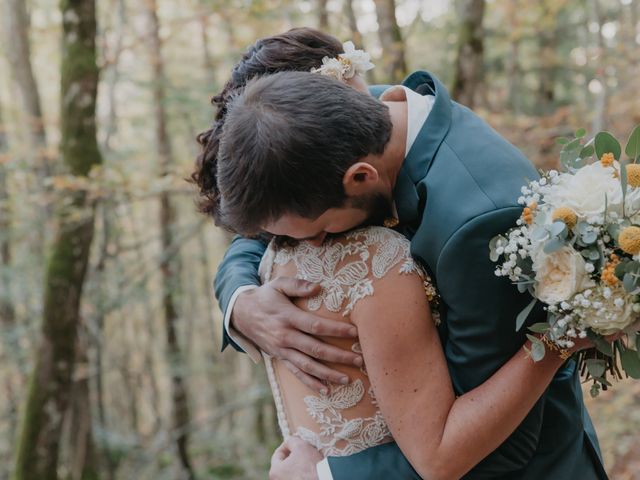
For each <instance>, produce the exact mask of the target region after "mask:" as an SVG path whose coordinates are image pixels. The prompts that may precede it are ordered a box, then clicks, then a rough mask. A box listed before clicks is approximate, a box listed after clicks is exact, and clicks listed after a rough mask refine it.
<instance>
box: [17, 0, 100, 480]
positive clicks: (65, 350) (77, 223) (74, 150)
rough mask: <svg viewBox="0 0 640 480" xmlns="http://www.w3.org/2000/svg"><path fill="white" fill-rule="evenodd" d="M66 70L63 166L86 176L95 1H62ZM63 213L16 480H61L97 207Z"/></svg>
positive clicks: (77, 198) (92, 155)
mask: <svg viewBox="0 0 640 480" xmlns="http://www.w3.org/2000/svg"><path fill="white" fill-rule="evenodd" d="M61 9H62V18H63V45H62V52H63V58H62V65H61V110H60V116H61V119H60V120H61V142H60V153H61V157H62V160H63V162H64V166H65V167H66V169H67V171H68V172H69V173H71V174H73V175H79V176H85V175H87V173H88V172H89V171H90V169H91V167H92V166H94V165H96V164H98V163H100V162H101V156H100V152H99V150H98V144H97V141H96V124H95V109H96V90H97V84H98V68H97V66H96V48H95V35H96V19H95V2H94V0H64V1H62V3H61ZM69 195H70V196H71V198H70V200H71V202H70V205H71V206H70V207H68V208H66V209H65V211H61V212H58V213H57V215H56V221H57V226H58V232H57V235H56V238H55V241H54V244H53V247H52V253H51V257H50V259H49V262H48V265H47V272H46V278H45V289H44V290H45V295H44V308H43V319H42V335H41V340H40V345H39V347H38V350H37V352H36V361H35V366H34V370H33V373H32V376H31V380H30V385H29V391H28V395H27V400H26V405H25V407H24V409H23V410H24V411H23V416H22V425H21V435H20V440H19V444H18V447H17V449H16V462H15V471H14V477H13V478H14V479H15V480H49V479H51V480H54V479H57V478H58V476H57V470H58V457H59V447H60V437H61V430H62V423H63V419H64V416H65V414H66V411H67V408H68V406H69V399H70V391H71V387H72V374H73V366H74V362H75V358H76V352H75V349H76V336H77V332H78V325H79V323H80V311H79V310H80V300H81V296H82V287H83V284H84V279H85V274H86V270H87V263H88V258H89V250H90V248H91V241H92V238H93V220H94V211H93V205H92V204H91V203H90V202H89V201H88V200H87V198H86V195H84V194H83V193H82V192H75V193H69Z"/></svg>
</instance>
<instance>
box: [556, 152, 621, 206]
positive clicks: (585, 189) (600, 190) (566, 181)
mask: <svg viewBox="0 0 640 480" xmlns="http://www.w3.org/2000/svg"><path fill="white" fill-rule="evenodd" d="M616 165H617V164H616ZM614 172H615V170H614V169H613V168H612V167H603V166H602V164H601V163H600V162H595V163H593V164H591V165H587V166H584V167H582V168H580V169H579V170H578V171H577V172H576V173H575V174H573V175H572V174H569V173H563V174H561V175H559V176H558V178H557V181H556V182H555V183H554V184H553V185H551V186H550V187H547V189H546V191H545V195H544V202H545V203H548V204H551V205H553V206H554V207H569V208H571V209H572V210H573V211H575V212H576V213H577V214H578V216H579V217H591V218H593V217H597V218H601V217H602V216H603V213H604V202H605V200H604V199H605V195H606V197H607V204H608V210H609V212H613V211H615V212H617V213H622V188H621V186H620V180H619V179H618V178H616V177H614ZM629 200H631V199H629Z"/></svg>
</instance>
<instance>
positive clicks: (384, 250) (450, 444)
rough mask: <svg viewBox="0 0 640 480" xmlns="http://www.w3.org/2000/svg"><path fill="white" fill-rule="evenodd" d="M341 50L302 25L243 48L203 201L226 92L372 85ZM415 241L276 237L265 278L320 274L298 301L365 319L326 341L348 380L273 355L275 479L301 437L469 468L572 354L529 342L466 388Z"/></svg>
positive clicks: (362, 233)
mask: <svg viewBox="0 0 640 480" xmlns="http://www.w3.org/2000/svg"><path fill="white" fill-rule="evenodd" d="M347 48H350V45H347ZM342 50H343V48H342V46H341V45H340V44H339V43H338V42H337V41H336V40H335V39H333V38H332V37H330V36H327V35H325V34H322V33H320V32H316V31H313V30H310V29H295V30H292V31H290V32H287V33H285V34H282V35H279V36H277V37H271V38H269V39H263V40H261V41H260V42H258V44H256V46H254V47H253V48H252V49H250V50H249V51H248V52H247V54H245V56H244V57H243V59H242V61H241V62H240V63H239V64H238V65H237V66H236V67H235V68H234V70H233V73H232V76H231V79H230V80H229V82H228V83H227V85H226V86H225V88H224V90H223V92H222V93H221V94H220V95H217V96H216V97H214V99H213V102H214V103H215V104H216V105H217V106H218V113H217V117H216V123H215V124H214V127H213V128H212V129H211V130H209V131H207V132H205V133H203V134H201V135H200V136H199V141H200V143H201V145H202V146H203V153H202V154H201V156H200V157H199V159H198V164H197V166H196V172H195V173H194V175H193V180H194V181H195V183H197V184H198V185H199V187H200V189H201V194H202V195H203V196H204V198H205V199H206V201H204V202H203V205H202V209H203V210H204V211H206V212H207V213H211V214H213V215H214V216H215V212H216V210H215V209H212V208H210V206H211V205H212V204H214V203H215V202H216V201H217V200H218V191H217V188H216V182H215V181H216V178H215V171H216V161H217V154H218V147H219V140H220V134H221V132H222V125H223V124H224V118H225V115H226V107H227V101H228V100H229V99H230V98H232V97H233V96H234V95H235V94H237V93H238V92H240V91H241V90H242V89H243V87H244V85H245V84H246V83H247V82H248V81H249V80H250V79H251V78H253V77H256V76H259V75H264V74H270V73H275V72H278V71H282V70H301V71H309V70H312V69H316V70H317V71H319V73H324V74H330V75H334V76H336V77H338V78H340V79H342V80H343V81H345V82H347V83H348V84H350V85H351V86H353V87H354V88H357V89H361V90H366V84H365V83H364V80H363V79H362V77H361V76H360V75H359V73H362V70H365V69H366V68H368V67H366V64H367V61H366V58H365V57H363V56H362V52H358V51H355V50H352V52H351V53H353V54H354V55H360V57H359V60H360V61H361V62H363V63H362V65H365V67H364V68H362V69H360V71H359V72H358V71H350V72H349V71H347V70H348V69H347V70H343V69H341V67H340V65H336V64H335V62H332V59H337V58H338V56H339V55H340V54H342V53H344V52H343V51H342ZM324 57H327V58H326V59H324ZM323 59H324V60H323ZM369 220H371V219H369ZM367 223H368V224H369V225H371V223H372V222H371V221H369V222H367ZM373 223H377V222H373ZM271 233H273V234H276V235H277V234H278V232H273V231H272V232H271ZM409 245H410V244H409V241H408V240H407V239H406V238H405V237H404V236H402V235H401V234H399V233H397V232H396V231H394V230H392V229H390V228H385V227H382V226H375V225H372V226H365V227H362V228H358V229H356V230H352V231H350V232H347V233H338V234H332V235H327V234H324V233H323V234H321V235H312V236H311V238H309V236H308V235H306V234H304V233H301V234H300V235H299V236H298V238H290V237H286V238H285V237H278V236H275V237H274V238H273V239H272V240H271V241H270V243H269V246H268V248H267V251H266V253H265V255H264V257H263V259H262V262H261V265H260V277H261V280H262V282H263V283H264V282H276V283H277V282H278V281H279V280H280V279H282V278H284V277H298V278H303V279H305V280H308V281H311V282H314V283H317V284H320V285H321V289H320V291H319V293H318V294H317V295H316V296H314V297H312V298H309V299H306V298H305V299H298V300H297V301H296V302H295V303H296V305H297V306H298V307H299V308H301V309H303V310H306V311H313V312H314V313H315V314H318V315H321V316H324V317H327V318H330V319H333V320H335V321H340V322H346V323H350V324H353V325H355V326H356V327H357V330H358V339H357V341H353V340H349V339H336V338H333V337H327V338H324V339H323V340H324V341H325V342H326V343H328V344H331V345H334V346H337V347H340V348H343V349H350V350H352V351H353V352H356V353H361V354H362V356H363V359H364V364H363V365H362V366H361V367H359V368H358V367H349V366H345V365H338V364H328V365H327V366H328V367H330V368H332V369H334V370H337V371H339V372H342V373H344V374H345V375H346V376H347V377H348V379H347V380H346V382H344V383H342V384H327V385H325V388H324V389H323V391H322V392H321V393H320V394H318V393H317V392H316V391H314V390H312V389H310V388H309V387H307V386H305V385H304V384H303V383H302V382H300V381H299V380H298V379H297V378H296V376H295V375H294V373H292V371H291V370H290V367H291V366H290V365H287V363H286V361H281V360H278V359H273V358H270V357H269V356H267V355H266V354H264V357H265V363H266V366H267V372H268V376H269V380H270V385H271V388H272V391H273V396H274V401H275V404H276V408H277V414H278V422H279V425H280V428H281V430H282V434H283V436H284V438H285V441H284V443H283V444H282V445H281V446H280V447H279V448H278V449H277V450H276V452H275V453H274V455H273V458H272V469H271V477H272V478H291V477H290V476H289V477H287V476H286V475H287V474H286V473H284V472H286V471H291V470H287V468H288V467H287V465H286V463H287V462H291V461H295V459H293V458H292V456H291V455H290V452H291V450H292V446H296V448H297V449H300V448H303V449H306V450H307V453H308V454H310V455H315V456H316V458H317V460H318V461H319V460H321V459H322V458H324V457H328V456H345V455H352V454H354V453H357V452H360V451H362V450H364V449H367V448H370V447H374V446H379V445H383V444H385V443H388V442H391V441H395V442H397V444H398V445H399V447H400V449H401V450H402V452H403V453H404V455H405V456H406V458H407V459H408V460H409V462H410V463H411V465H412V466H413V468H414V469H415V470H416V472H417V473H418V475H420V476H421V477H422V478H429V479H438V480H439V479H453V478H460V477H462V476H463V475H464V474H465V473H466V472H468V471H469V470H470V469H471V468H473V467H474V466H475V465H476V464H478V463H479V462H480V461H481V460H482V459H483V458H484V457H486V456H487V455H488V454H489V453H491V452H492V451H493V450H495V449H496V448H497V447H498V446H499V445H500V444H501V443H502V442H503V441H504V440H505V439H507V437H508V436H509V435H510V434H511V433H512V432H513V431H514V430H515V429H516V427H517V426H518V425H519V424H520V423H521V422H522V420H523V419H524V418H525V416H526V415H527V413H528V412H529V411H530V409H531V408H532V407H533V405H534V404H535V402H536V401H537V399H538V398H539V397H540V396H541V395H542V393H543V392H544V391H545V389H546V388H547V386H548V385H549V383H550V382H551V380H552V378H553V376H554V374H555V373H556V371H557V370H558V369H559V368H560V367H561V366H562V364H563V363H564V361H565V360H564V358H561V357H560V356H559V355H557V354H554V353H549V354H548V355H546V356H545V358H544V359H543V360H542V361H540V362H537V363H534V362H533V361H532V360H531V359H530V358H529V356H528V355H527V353H526V352H525V349H526V348H530V345H526V344H525V345H523V346H522V348H521V349H520V350H519V351H517V352H516V354H515V355H514V356H513V357H512V358H511V359H510V360H509V361H508V362H507V363H506V364H505V365H504V366H502V367H501V368H500V369H499V370H498V371H497V372H496V373H495V374H494V375H493V376H492V377H491V378H489V379H488V380H487V381H486V382H485V383H483V384H482V385H480V386H478V387H477V388H475V389H473V390H471V391H469V392H467V393H465V394H464V395H461V396H459V397H456V396H455V394H454V390H453V387H452V383H451V379H450V376H449V372H448V369H447V363H446V360H445V356H444V353H443V349H442V345H441V342H440V339H439V337H438V331H437V328H436V324H437V322H438V299H437V295H436V290H435V288H434V286H433V284H432V282H431V279H430V278H429V277H428V275H426V274H425V272H424V271H423V270H422V268H421V267H420V266H419V265H418V264H417V263H416V262H415V261H414V260H413V258H412V257H411V255H410V252H409ZM588 346H590V344H589V341H588V340H586V339H585V340H580V341H579V342H577V344H576V345H575V346H574V347H573V349H572V351H577V350H579V349H581V348H586V347H588ZM301 442H303V444H304V445H301ZM319 465H320V467H319V468H323V467H322V466H321V465H322V463H320V464H319ZM306 474H307V475H306V476H304V477H296V478H316V471H315V469H313V471H307V472H306Z"/></svg>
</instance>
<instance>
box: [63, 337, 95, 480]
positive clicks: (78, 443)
mask: <svg viewBox="0 0 640 480" xmlns="http://www.w3.org/2000/svg"><path fill="white" fill-rule="evenodd" d="M82 330H83V332H82V333H81V334H80V335H79V338H78V341H77V343H76V345H77V346H76V365H75V367H76V374H75V375H74V377H75V378H74V382H73V388H72V390H71V405H70V408H69V445H70V449H69V454H70V455H69V466H68V470H69V480H93V479H97V478H99V476H98V463H97V456H96V450H95V444H94V441H93V428H92V424H91V403H90V399H89V355H88V339H87V338H86V337H87V332H86V328H83V329H82Z"/></svg>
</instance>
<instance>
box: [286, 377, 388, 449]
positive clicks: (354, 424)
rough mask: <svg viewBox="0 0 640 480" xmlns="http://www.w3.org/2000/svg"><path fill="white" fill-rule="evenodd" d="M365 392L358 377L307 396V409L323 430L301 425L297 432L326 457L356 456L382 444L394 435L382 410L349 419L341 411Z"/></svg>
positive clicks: (358, 399) (356, 402)
mask: <svg viewBox="0 0 640 480" xmlns="http://www.w3.org/2000/svg"><path fill="white" fill-rule="evenodd" d="M364 394H365V390H364V384H363V382H362V380H360V379H357V380H355V381H353V382H351V383H350V384H348V385H340V386H336V387H333V388H332V389H331V391H330V393H328V394H326V395H320V396H312V395H309V396H307V397H304V403H305V404H306V405H307V412H308V413H309V415H310V416H311V418H313V419H314V420H315V421H316V422H317V423H318V425H319V426H320V431H319V432H313V431H311V430H309V429H307V428H304V427H298V429H297V430H296V433H297V434H298V436H299V437H300V438H302V439H303V440H305V441H307V442H309V443H310V444H311V445H313V446H314V447H316V448H317V449H318V450H319V451H321V452H322V454H323V455H325V456H344V455H352V454H354V453H357V452H360V451H362V450H364V449H366V448H369V447H375V446H376V445H380V444H381V443H383V442H384V441H385V440H387V439H389V438H390V437H391V432H390V431H389V427H387V424H386V422H385V421H384V418H382V414H381V413H380V410H376V413H375V415H374V416H373V417H368V418H351V419H347V418H345V417H344V416H343V415H342V413H341V411H342V410H345V409H348V408H351V407H354V406H355V405H357V404H358V403H359V402H360V401H361V400H362V398H363V397H364ZM340 443H344V445H343V446H340V445H339V444H340Z"/></svg>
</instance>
